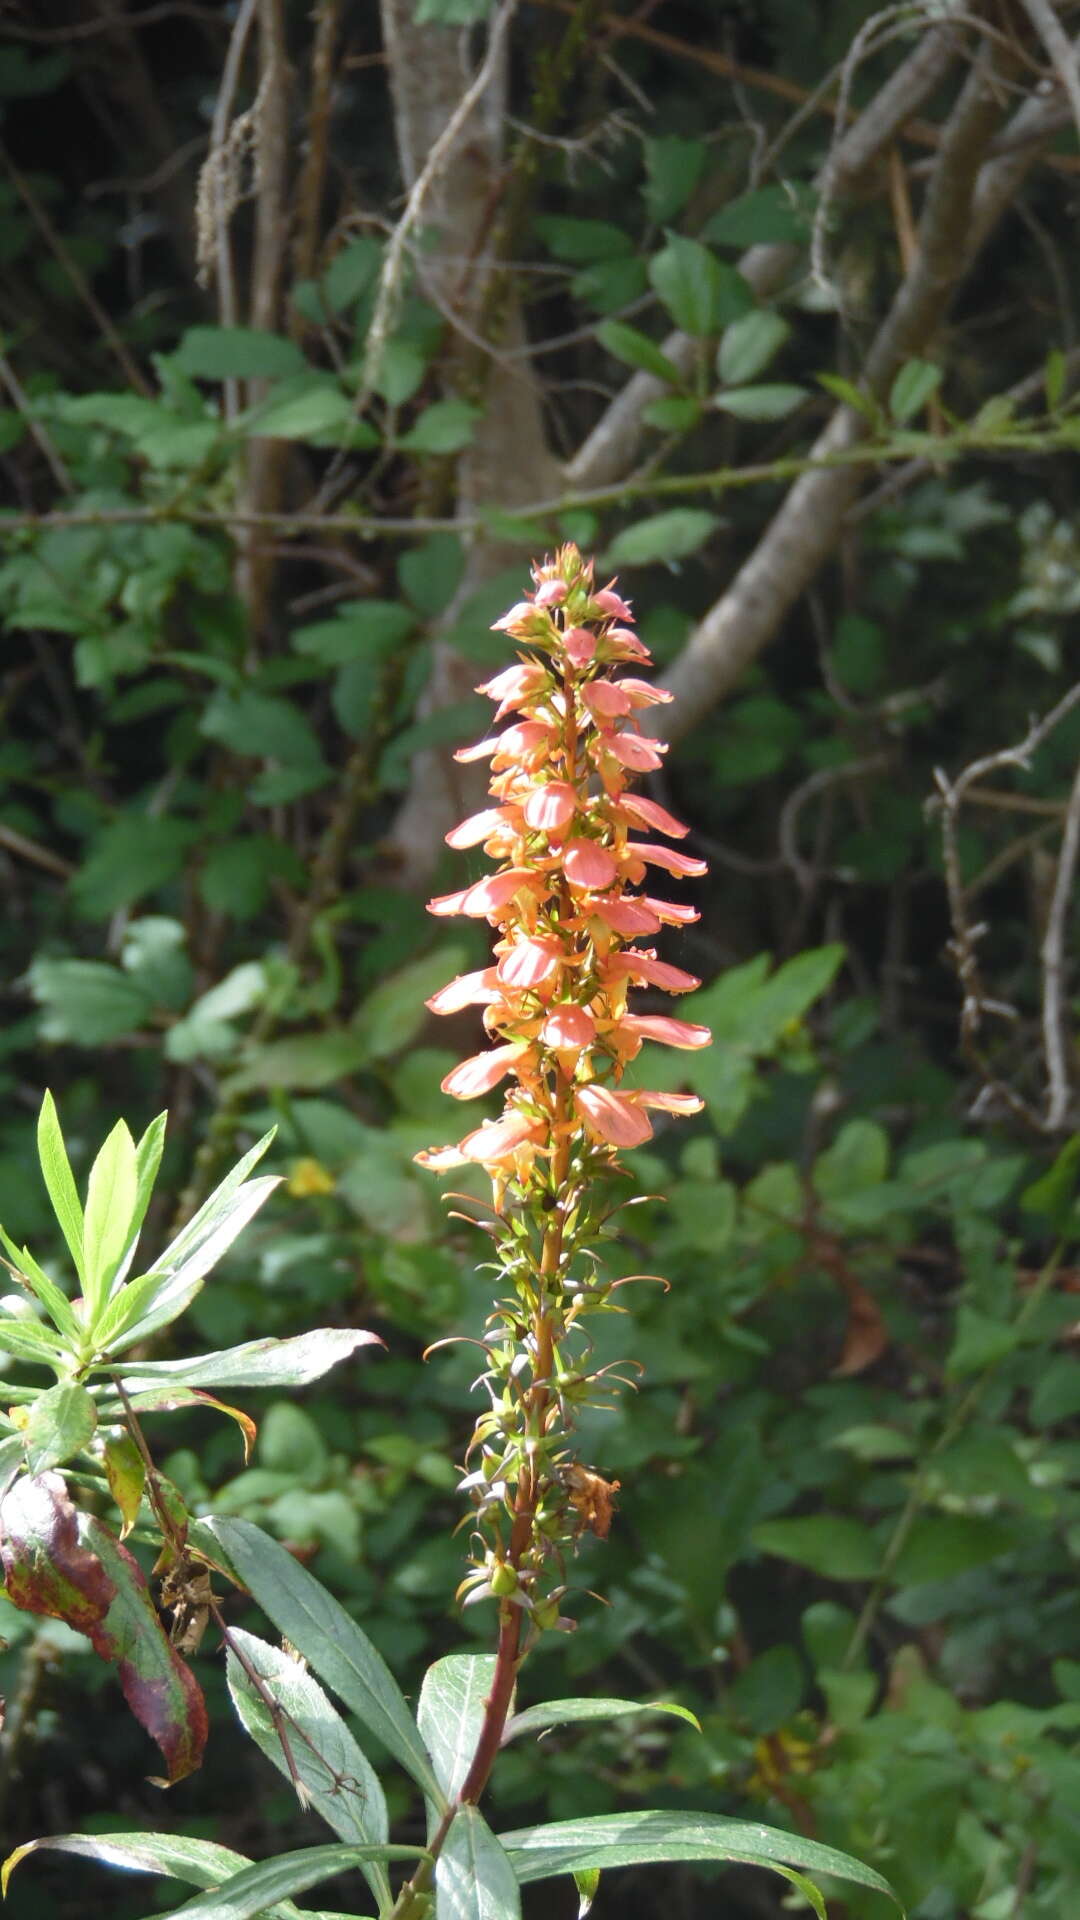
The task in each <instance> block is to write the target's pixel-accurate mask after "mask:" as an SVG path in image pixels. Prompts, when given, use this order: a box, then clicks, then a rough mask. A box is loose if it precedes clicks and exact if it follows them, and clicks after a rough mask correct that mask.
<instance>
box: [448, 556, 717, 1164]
mask: <svg viewBox="0 0 1080 1920" xmlns="http://www.w3.org/2000/svg"><path fill="white" fill-rule="evenodd" d="M533 579H534V582H535V591H534V592H533V594H532V595H530V596H529V597H527V598H526V599H524V600H522V601H520V602H519V603H518V605H517V606H515V607H512V608H511V610H510V612H509V613H508V614H506V615H504V616H503V618H502V619H501V620H498V621H496V622H495V627H496V630H498V631H500V632H505V633H507V634H509V635H510V637H511V638H512V639H513V640H515V641H517V642H518V643H519V644H520V646H521V647H522V648H523V649H524V651H522V652H521V653H520V654H519V656H518V661H517V663H516V664H514V665H511V666H508V667H506V668H505V669H504V670H503V671H502V672H500V673H497V674H496V675H495V676H494V677H493V678H492V679H490V680H488V681H487V682H486V683H485V684H484V685H483V686H482V687H481V688H480V689H479V691H480V692H482V693H486V694H487V695H488V697H489V698H490V699H491V700H493V701H494V702H495V720H496V723H497V722H498V721H500V720H502V719H503V718H505V717H506V716H507V715H512V716H513V719H512V721H511V724H510V725H509V726H508V727H506V728H504V729H503V731H502V732H501V733H498V734H495V735H493V736H492V737H490V738H488V739H485V740H483V741H480V742H479V743H478V744H477V745H476V746H474V747H466V748H463V749H462V750H461V751H460V752H459V753H458V754H457V756H456V758H457V759H459V760H463V761H469V760H479V759H484V758H490V760H491V767H492V778H491V784H490V793H491V798H492V804H491V806H489V807H488V808H486V809H485V810H484V811H483V812H481V813H478V814H474V815H473V816H472V817H471V818H470V819H468V820H466V821H464V822H463V823H462V824H461V825H460V826H459V827H456V828H455V829H454V830H453V832H451V833H449V834H448V835H447V840H448V842H449V844H450V845H451V846H452V847H456V848H467V847H473V846H483V848H484V850H485V852H487V853H488V854H489V856H490V857H492V858H493V859H495V860H496V861H498V862H499V865H498V866H497V868H496V870H495V871H494V872H493V873H490V874H488V875H487V876H486V877H485V878H483V879H481V880H477V881H474V882H473V883H472V884H471V885H469V886H466V887H463V888H461V889H460V890H459V891H458V892H456V893H451V894H444V895H442V896H440V897H438V898H436V899H434V900H432V901H431V902H430V903H429V909H428V910H429V912H431V913H433V914H437V915H439V916H440V917H442V916H449V915H454V914H464V915H466V916H467V917H469V918H473V919H486V920H488V921H489V923H490V924H491V926H492V927H494V928H495V929H496V930H497V939H496V942H495V952H496V956H497V961H496V965H495V966H494V967H488V968H485V969H483V970H482V971H480V972H477V973H472V974H467V975H464V976H462V978H461V979H460V980H455V981H451V982H450V983H449V984H448V985H447V986H446V987H444V988H443V989H442V991H441V992H440V993H437V994H435V995H434V997H433V998H432V999H431V1000H429V1002H428V1005H429V1006H430V1007H431V1009H432V1010H433V1011H434V1012H436V1013H455V1012H457V1011H459V1010H460V1009H461V1008H463V1007H466V1006H470V1005H480V1006H482V1007H483V1009H484V1025H485V1027H486V1029H487V1032H488V1033H489V1035H490V1036H491V1039H492V1042H493V1043H494V1044H493V1045H492V1047H491V1049H490V1050H489V1052H488V1053H486V1054H479V1055H477V1056H476V1057H475V1058H473V1059H471V1060H467V1061H465V1062H463V1063H462V1065H461V1066H460V1067H457V1068H455V1069H454V1070H453V1072H451V1073H450V1074H448V1075H447V1077H446V1079H445V1081H444V1082H443V1086H444V1088H445V1090H446V1091H447V1092H448V1093H450V1094H452V1095H454V1096H455V1097H456V1098H458V1099H470V1098H472V1097H474V1096H476V1095H480V1094H484V1093H487V1092H489V1091H490V1090H491V1089H492V1088H493V1087H494V1086H495V1085H496V1084H497V1083H498V1081H499V1080H501V1079H503V1078H507V1079H509V1081H510V1087H509V1091H508V1092H507V1094H506V1098H505V1103H504V1108H503V1113H502V1116H501V1118H499V1119H498V1120H495V1121H488V1122H486V1123H485V1124H484V1125H483V1126H481V1127H478V1128H476V1129H474V1130H473V1131H472V1132H471V1133H468V1134H466V1136H465V1138H464V1139H463V1140H461V1141H459V1142H458V1143H457V1144H456V1145H455V1146H453V1147H442V1148H433V1149H431V1150H430V1151H429V1152H428V1153H425V1154H421V1155H419V1156H418V1157H419V1159H420V1160H421V1162H422V1163H423V1164H425V1165H427V1166H429V1167H431V1168H433V1169H434V1170H437V1171H441V1170H443V1169H445V1168H447V1167H450V1166H455V1165H461V1164H462V1163H463V1162H466V1161H474V1162H478V1163H479V1164H481V1165H483V1166H486V1167H488V1168H490V1169H492V1170H493V1172H494V1173H496V1175H497V1179H498V1183H499V1184H500V1187H501V1185H502V1183H503V1182H504V1180H505V1179H506V1178H507V1177H514V1176H515V1175H516V1176H517V1177H518V1178H519V1180H521V1181H523V1182H525V1183H526V1184H527V1182H528V1181H529V1179H530V1178H531V1177H532V1169H533V1167H534V1165H536V1163H537V1162H538V1160H539V1162H540V1164H541V1168H543V1166H544V1164H545V1163H546V1165H547V1171H546V1172H545V1173H544V1179H545V1183H548V1182H550V1188H551V1189H552V1190H558V1188H559V1186H560V1184H561V1183H562V1182H563V1181H565V1178H566V1172H567V1168H568V1166H569V1163H570V1158H571V1155H572V1152H573V1151H574V1146H573V1143H574V1141H575V1140H576V1141H577V1143H578V1152H579V1153H581V1154H585V1155H587V1156H592V1155H596V1154H599V1156H600V1159H601V1160H602V1161H604V1162H605V1163H606V1164H607V1165H608V1166H609V1167H610V1166H613V1165H615V1164H617V1155H618V1152H619V1150H620V1149H622V1148H624V1147H631V1146H637V1145H639V1144H640V1143H641V1142H642V1141H645V1140H647V1139H649V1138H650V1136H651V1134H652V1122H651V1121H650V1119H649V1113H648V1109H650V1108H651V1109H654V1110H655V1109H659V1110H661V1111H664V1112H668V1113H688V1112H691V1113H692V1112H695V1111H696V1110H697V1109H698V1108H699V1107H700V1106H701V1102H700V1100H698V1099H697V1098H696V1097H695V1096H693V1095H688V1094H666V1093H664V1094H653V1093H648V1092H643V1091H640V1090H635V1091H632V1092H628V1091H622V1090H620V1088H619V1084H618V1083H619V1081H620V1080H621V1078H622V1074H623V1070H624V1067H625V1065H626V1063H627V1061H629V1060H632V1059H633V1058H634V1057H635V1056H636V1054H637V1053H638V1052H639V1051H640V1048H641V1046H642V1043H643V1042H644V1041H659V1042H662V1043H664V1044H666V1045H667V1046H672V1047H678V1048H696V1047H703V1046H706V1045H707V1044H708V1042H709V1039H710V1035H709V1032H708V1029H707V1028H706V1027H701V1026H695V1025H692V1024H690V1023H689V1022H687V1021H684V1020H675V1019H672V1018H670V1017H669V1016H667V1015H665V1014H653V1013H631V1012H628V1011H627V1006H626V998H627V989H628V987H632V986H648V987H653V988H657V987H658V988H661V989H662V990H666V991H667V992H670V993H685V992H687V991H689V990H690V989H692V988H694V987H696V986H697V985H698V984H699V983H698V981H697V980H696V979H695V977H694V976H693V975H692V974H688V973H684V972H682V971H681V970H680V969H679V968H678V967H674V966H671V965H669V964H668V963H667V962H666V961H663V960H660V959H658V958H657V955H656V951H655V948H653V947H651V946H649V947H637V946H634V945H633V944H632V942H633V941H634V940H636V939H638V938H639V937H641V936H643V935H646V936H647V935H654V934H656V933H657V932H658V931H659V930H660V928H661V927H662V926H671V925H683V924H687V923H688V922H690V921H693V920H696V919H697V917H698V916H697V914H696V912H695V911H694V910H693V908H692V907H688V906H684V905H681V904H678V903H674V902H670V901H665V900H658V899H654V898H652V897H651V896H649V895H647V894H642V893H639V892H637V891H635V888H636V887H637V886H638V885H639V884H640V883H641V881H642V880H643V878H644V875H645V870H646V866H647V865H648V866H652V867H659V868H662V869H663V870H664V871H665V872H667V873H668V874H670V875H671V876H673V877H674V878H675V879H682V878H684V877H687V876H697V875H699V874H702V873H704V872H705V863H704V861H701V860H696V859H693V858H690V857H688V856H687V855H686V854H683V853H677V852H675V851H674V850H673V849H671V848H670V847H667V846H664V845H657V844H653V843H652V842H650V841H642V840H639V839H633V838H631V834H632V833H633V832H634V831H635V830H636V831H637V832H639V833H640V831H641V830H642V828H644V829H645V830H646V831H652V832H656V833H661V834H666V835H668V836H669V837H673V838H678V839H681V838H682V837H683V836H684V835H685V834H686V832H687V829H686V828H685V827H684V826H683V825H682V824H681V823H680V822H679V821H678V820H676V819H674V818H673V817H672V815H671V814H670V813H668V812H667V810H666V809H665V808H664V807H662V806H660V805H658V804H657V802H656V801H653V800H650V799H648V798H646V797H644V796H642V795H640V794H635V793H633V792H632V791H630V787H631V782H632V780H633V778H634V776H635V775H638V774H642V773H648V772H651V771H652V770H654V769H655V768H657V767H659V766H661V765H662V756H663V753H664V751H665V749H664V747H663V746H662V745H661V744H660V743H659V742H658V741H655V740H653V739H651V738H647V737H646V736H644V735H643V734H642V733H641V732H640V730H639V727H638V723H637V719H636V715H637V713H638V712H639V711H640V710H641V709H643V708H645V707H649V706H652V705H654V704H655V703H656V702H658V701H661V700H667V699H668V698H670V696H669V695H668V694H666V693H664V692H663V691H662V690H660V689H658V688H654V687H652V686H650V685H649V683H648V682H647V681H644V680H641V679H636V678H631V677H629V676H625V677H622V678H620V677H619V676H618V674H617V672H616V669H617V668H618V667H619V666H620V665H621V664H622V663H623V662H626V661H633V662H634V663H635V664H636V663H639V662H643V661H644V662H648V660H649V653H648V649H647V648H646V647H645V646H644V645H643V644H642V642H641V641H640V640H639V639H638V637H637V635H636V634H635V633H634V632H633V630H632V627H631V625H630V624H629V623H630V622H631V621H632V620H633V615H632V613H631V611H630V608H629V606H628V605H627V604H626V602H625V601H624V600H623V599H622V598H621V597H620V596H619V594H618V593H616V592H615V591H614V587H613V586H608V587H603V588H601V589H600V590H599V591H597V590H596V589H595V588H594V585H593V573H592V565H591V563H585V562H583V560H582V558H581V555H580V554H579V553H578V551H577V549H576V548H575V547H573V546H567V547H564V548H563V549H562V550H561V551H560V552H559V553H557V554H556V556H555V558H554V560H553V561H552V562H548V563H546V564H545V565H543V566H541V567H538V568H535V569H534V571H533Z"/></svg>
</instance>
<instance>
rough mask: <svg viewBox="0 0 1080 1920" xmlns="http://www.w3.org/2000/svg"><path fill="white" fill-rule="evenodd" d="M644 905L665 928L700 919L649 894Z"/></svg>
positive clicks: (692, 909) (692, 911)
mask: <svg viewBox="0 0 1080 1920" xmlns="http://www.w3.org/2000/svg"><path fill="white" fill-rule="evenodd" d="M644 905H645V906H647V907H651V908H652V910H653V912H654V913H655V915H656V917H657V919H658V920H659V921H660V923H661V925H662V926H665V927H691V926H693V924H694V921H695V920H700V919H701V915H700V913H699V912H698V911H697V908H696V907H679V906H676V905H675V902H674V901H673V900H654V899H653V898H652V897H651V895H650V894H646V895H645V898H644ZM466 911H468V909H466Z"/></svg>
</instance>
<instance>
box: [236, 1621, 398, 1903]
mask: <svg viewBox="0 0 1080 1920" xmlns="http://www.w3.org/2000/svg"><path fill="white" fill-rule="evenodd" d="M240 1655H242V1656H243V1662H244V1663H246V1664H242V1662H241V1659H240V1658H239V1656H240ZM249 1669H250V1670H251V1671H253V1672H254V1673H255V1674H256V1675H257V1676H258V1678H259V1679H260V1680H262V1681H263V1682H264V1683H265V1685H266V1688H267V1691H268V1693H269V1694H270V1695H271V1697H272V1698H273V1701H274V1704H275V1707H276V1708H277V1711H278V1713H279V1714H280V1716H281V1718H280V1720H279V1721H278V1722H276V1723H275V1719H274V1716H273V1715H272V1714H271V1712H270V1709H269V1707H268V1705H267V1702H266V1700H265V1698H264V1697H263V1696H262V1695H261V1694H260V1693H259V1692H258V1690H257V1688H256V1687H255V1685H254V1683H253V1681H252V1679H251V1673H250V1672H249ZM227 1671H228V1681H229V1692H230V1693H231V1695H232V1701H233V1705H234V1707H235V1708H236V1711H237V1714H238V1715H239V1718H240V1722H241V1725H242V1726H243V1727H244V1728H245V1729H246V1731H247V1732H248V1733H249V1734H250V1735H251V1737H252V1739H253V1740H254V1741H255V1744H256V1746H258V1747H259V1748H260V1749H261V1751H262V1752H263V1753H264V1754H265V1755H266V1757H267V1759H268V1760H271V1761H272V1762H273V1764H274V1766H275V1767H276V1768H277V1770H278V1772H279V1773H282V1774H284V1776H285V1778H286V1779H287V1780H289V1781H291V1782H292V1784H293V1785H294V1786H295V1787H296V1788H297V1791H298V1792H301V1793H302V1794H303V1795H304V1797H305V1799H306V1800H307V1801H309V1802H310V1804H311V1805H312V1806H313V1807H314V1808H315V1810H316V1812H317V1813H319V1814H321V1815H322V1818H323V1819H324V1820H325V1821H326V1823H327V1825H328V1826H329V1827H332V1828H333V1831H334V1832H335V1833H336V1834H337V1837H338V1839H339V1840H344V1841H346V1842H350V1843H352V1844H354V1845H369V1846H378V1845H379V1844H380V1843H382V1842H384V1841H385V1840H386V1839H387V1838H388V1837H389V1832H390V1826H389V1820H388V1817H387V1811H386V1800H385V1797H384V1795H383V1790H382V1787H381V1785H380V1784H379V1778H378V1775H377V1774H376V1772H375V1770H374V1768H373V1767H372V1765H371V1763H370V1761H369V1760H368V1759H367V1757H366V1755H365V1754H364V1753H363V1752H362V1751H361V1749H360V1748H359V1747H358V1746H357V1744H356V1741H355V1740H354V1739H353V1736H352V1734H351V1733H350V1731H349V1729H348V1727H347V1726H346V1724H345V1722H344V1720H343V1719H342V1718H341V1715H340V1714H339V1713H338V1711H337V1709H336V1708H335V1707H334V1706H332V1705H331V1703H330V1701H329V1700H328V1699H327V1696H326V1694H325V1693H324V1692H323V1690H322V1688H321V1687H320V1685H319V1683H318V1681H317V1680H314V1679H313V1678H312V1676H311V1674H309V1673H307V1672H306V1671H305V1669H304V1667H303V1666H302V1665H300V1663H299V1662H298V1661H296V1660H294V1659H292V1658H291V1656H290V1655H289V1654H287V1653H285V1652H283V1650H282V1649H281V1648H280V1647H271V1646H269V1645H268V1644H267V1642H266V1641H265V1640H260V1639H259V1638H258V1637H257V1636H256V1635H255V1634H253V1633H244V1632H243V1631H242V1630H241V1629H240V1628H238V1627H234V1628H232V1629H231V1631H230V1635H229V1656H228V1663H227ZM365 1878H366V1879H367V1881H368V1884H369V1886H370V1887H371V1891H372V1893H373V1894H374V1896H375V1900H376V1903H377V1905H379V1906H380V1907H382V1906H384V1905H388V1904H390V1902H389V1900H388V1898H387V1896H388V1895H389V1883H388V1881H387V1879H386V1875H385V1873H384V1872H383V1870H382V1868H381V1866H380V1865H379V1864H378V1863H372V1864H370V1865H368V1866H367V1867H366V1868H365Z"/></svg>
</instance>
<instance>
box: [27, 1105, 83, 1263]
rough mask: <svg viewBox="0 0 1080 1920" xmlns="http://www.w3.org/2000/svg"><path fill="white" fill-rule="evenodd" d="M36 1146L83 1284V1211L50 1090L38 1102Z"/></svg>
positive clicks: (52, 1200) (63, 1232) (58, 1217)
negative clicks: (39, 1102)
mask: <svg viewBox="0 0 1080 1920" xmlns="http://www.w3.org/2000/svg"><path fill="white" fill-rule="evenodd" d="M37 1149H38V1159H39V1161H40V1162H41V1172H42V1177H43V1178H44V1181H45V1186H46V1188H47V1190H48V1195H49V1199H50V1201H51V1203H52V1210H53V1212H54V1213H55V1215H56V1218H57V1220H58V1221H59V1223H60V1231H61V1233H62V1234H63V1236H64V1239H65V1240H66V1241H67V1244H68V1252H69V1253H70V1254H71V1257H72V1259H73V1261H74V1262H75V1271H76V1273H77V1274H78V1276H79V1282H80V1284H82V1283H83V1280H84V1276H85V1266H84V1263H83V1210H82V1204H81V1202H80V1200H79V1194H78V1189H77V1188H76V1185H75V1176H74V1174H73V1173H72V1171H71V1162H70V1160H69V1159H68V1157H67V1148H66V1147H65V1145H64V1136H63V1134H62V1133H61V1131H60V1116H59V1114H58V1113H57V1111H56V1102H55V1100H54V1099H53V1097H52V1094H51V1093H46V1095H45V1098H44V1100H43V1101H42V1103H41V1112H40V1113H39V1115H38V1125H37Z"/></svg>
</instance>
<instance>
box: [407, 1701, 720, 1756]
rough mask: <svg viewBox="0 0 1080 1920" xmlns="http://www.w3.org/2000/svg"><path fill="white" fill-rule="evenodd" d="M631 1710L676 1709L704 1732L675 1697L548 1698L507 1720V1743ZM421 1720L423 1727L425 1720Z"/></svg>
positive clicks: (613, 1716)
mask: <svg viewBox="0 0 1080 1920" xmlns="http://www.w3.org/2000/svg"><path fill="white" fill-rule="evenodd" d="M422 1700H423V1695H421V1701H422ZM631 1713H673V1714H675V1715H676V1716H677V1718H678V1719H680V1720H688V1721H689V1722H690V1725H691V1726H692V1727H696V1728H697V1730H698V1732H699V1733H700V1732H701V1723H700V1721H699V1720H698V1718H697V1715H696V1714H693V1713H691V1711H690V1709H689V1707H680V1706H679V1705H678V1704H677V1703H676V1702H675V1701H673V1700H647V1701H645V1703H644V1704H641V1703H639V1702H638V1701H636V1700H592V1699H580V1700H545V1701H543V1702H542V1703H541V1704H540V1705H539V1706H536V1707H526V1708H525V1709H524V1711H523V1712H522V1713H515V1714H514V1716H513V1718H512V1719H511V1720H509V1721H507V1725H506V1731H505V1733H504V1734H503V1745H504V1746H505V1745H506V1743H507V1741H509V1740H516V1739H518V1737H519V1736H520V1735H521V1734H523V1733H546V1732H547V1731H548V1729H549V1728H550V1727H562V1726H568V1725H570V1724H571V1722H574V1721H580V1720H618V1719H621V1718H623V1717H624V1716H625V1715H627V1714H631ZM420 1724H421V1728H423V1721H422V1720H421V1723H420Z"/></svg>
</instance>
